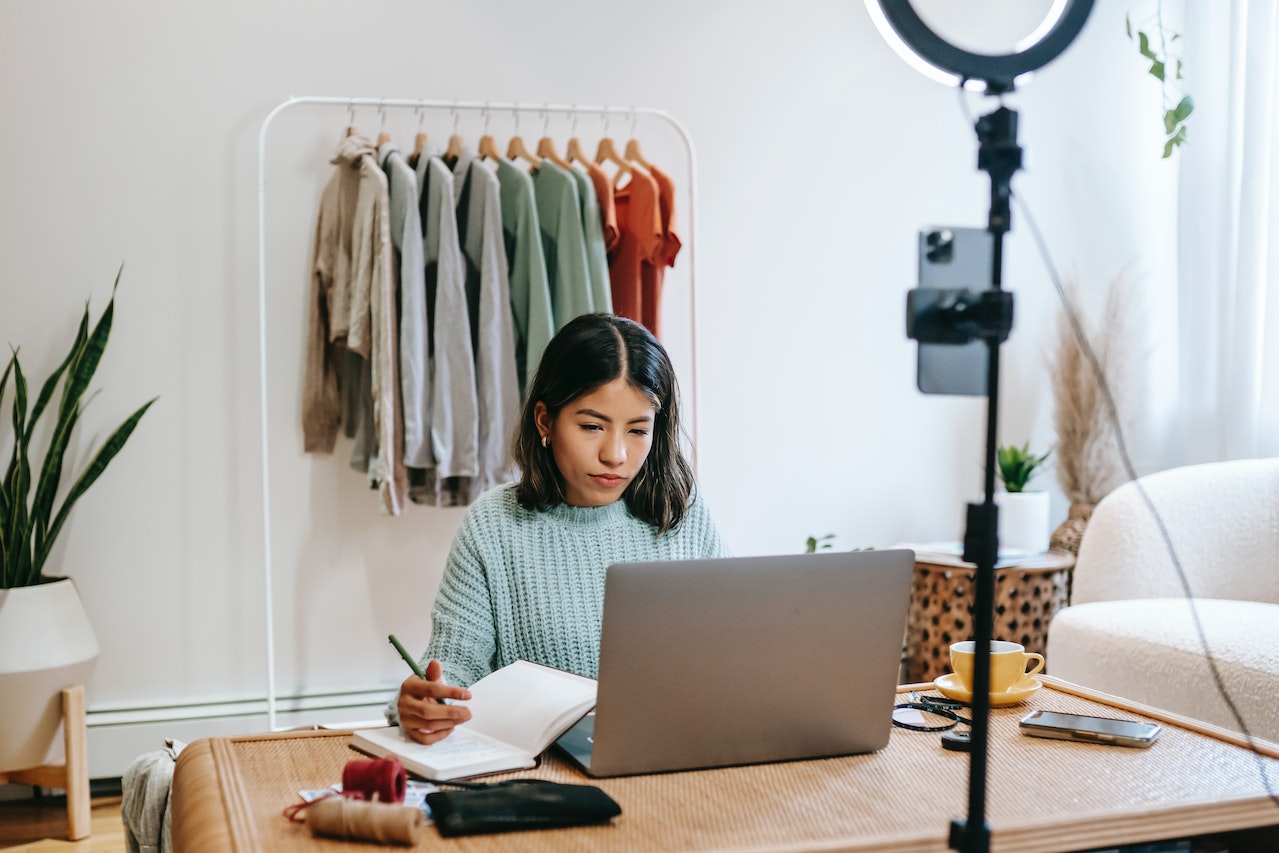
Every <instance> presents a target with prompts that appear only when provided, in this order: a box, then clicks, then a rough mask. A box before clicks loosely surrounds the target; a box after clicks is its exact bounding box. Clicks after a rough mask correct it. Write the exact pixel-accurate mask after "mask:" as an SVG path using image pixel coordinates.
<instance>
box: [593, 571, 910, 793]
mask: <svg viewBox="0 0 1279 853" xmlns="http://www.w3.org/2000/svg"><path fill="white" fill-rule="evenodd" d="M913 568H914V553H913V552H911V551H908V550H889V551H859V552H851V553H829V554H801V555H792V556H782V557H738V558H728V559H716V560H689V561H668V562H655V563H619V564H617V565H613V566H610V567H609V568H608V572H607V576H606V580H605V586H604V616H603V629H602V632H601V636H600V671H599V695H598V700H597V705H596V715H595V732H594V747H593V749H592V755H591V767H590V772H591V774H592V775H594V776H613V775H624V774H631V773H651V772H660V771H667V770H685V769H693V768H699V767H723V766H728V765H735V764H755V763H759V762H765V761H783V760H789V759H797V758H812V757H819V756H830V755H848V754H854V753H861V752H870V751H873V750H876V749H881V748H883V747H884V746H886V745H887V743H888V736H889V731H890V728H891V725H892V724H891V714H892V704H893V697H894V692H895V688H896V685H897V678H898V672H899V666H900V662H901V650H902V638H903V636H904V634H905V629H906V611H907V606H908V603H909V598H910V587H911V576H912V572H913Z"/></svg>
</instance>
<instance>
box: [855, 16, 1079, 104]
mask: <svg viewBox="0 0 1279 853" xmlns="http://www.w3.org/2000/svg"><path fill="white" fill-rule="evenodd" d="M1092 6H1093V0H1054V2H1053V5H1052V7H1051V8H1050V9H1049V11H1048V15H1047V16H1046V17H1045V18H1044V20H1043V22H1042V23H1041V24H1040V25H1039V26H1038V27H1036V29H1035V31H1034V32H1033V33H1031V34H1030V35H1029V36H1027V37H1026V38H1025V39H1024V40H1023V41H1022V42H1021V43H1019V44H1018V45H1017V50H1016V51H1015V52H1014V53H1005V54H987V53H975V52H973V51H970V50H965V49H964V48H961V47H957V46H955V45H953V44H951V43H950V42H948V41H946V40H945V39H944V38H942V37H941V36H939V35H937V33H935V32H934V31H933V30H932V29H930V28H929V26H928V25H927V24H926V23H924V21H923V19H922V18H920V16H919V13H918V12H916V11H915V9H914V7H913V6H911V4H910V0H866V9H867V11H869V12H870V15H871V19H872V20H873V21H874V22H875V26H876V27H877V28H878V29H879V32H880V34H881V35H882V36H883V37H884V40H885V41H887V42H888V43H889V45H891V46H892V47H893V49H894V50H896V51H897V53H898V54H899V55H900V56H901V57H902V58H903V59H905V60H906V61H907V62H908V63H909V64H910V65H911V66H912V67H913V68H915V69H916V70H917V71H919V72H920V73H922V74H924V75H925V76H927V77H929V78H930V79H933V80H936V81H938V82H939V83H945V84H946V85H949V86H958V85H964V86H965V87H968V86H969V84H973V83H975V84H982V85H977V86H976V87H975V88H979V89H981V88H984V89H985V91H986V92H988V93H990V94H992V95H994V94H1000V93H1003V92H1010V91H1012V89H1013V85H1014V83H1016V82H1017V80H1018V78H1020V77H1022V76H1024V75H1026V74H1029V73H1030V72H1032V71H1035V70H1037V69H1039V68H1042V67H1043V66H1045V65H1047V64H1048V63H1049V62H1052V61H1053V60H1054V59H1056V58H1057V56H1058V55H1060V54H1061V52H1062V51H1064V50H1065V49H1066V48H1067V47H1068V46H1069V45H1070V43H1071V42H1072V41H1074V40H1075V36H1077V35H1079V32H1080V30H1082V29H1083V27H1084V22H1085V21H1087V20H1088V13H1089V12H1091V11H1092Z"/></svg>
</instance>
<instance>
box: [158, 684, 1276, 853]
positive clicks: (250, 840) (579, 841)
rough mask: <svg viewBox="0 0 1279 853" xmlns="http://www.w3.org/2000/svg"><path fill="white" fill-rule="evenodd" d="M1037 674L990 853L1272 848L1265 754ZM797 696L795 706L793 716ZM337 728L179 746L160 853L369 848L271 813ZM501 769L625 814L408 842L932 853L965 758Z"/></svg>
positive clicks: (482, 847) (996, 737) (924, 742)
mask: <svg viewBox="0 0 1279 853" xmlns="http://www.w3.org/2000/svg"><path fill="white" fill-rule="evenodd" d="M1044 680H1045V684H1046V689H1042V690H1040V691H1039V692H1038V693H1036V694H1034V695H1033V696H1032V697H1031V698H1030V699H1029V700H1028V701H1027V702H1025V703H1024V704H1022V705H1018V706H1014V707H1009V708H996V709H995V710H994V713H993V715H992V719H991V730H990V732H991V748H990V769H989V772H990V776H989V779H990V787H989V796H988V813H987V820H988V821H989V823H990V825H991V827H992V829H993V834H992V850H994V851H1031V853H1034V851H1042V852H1043V853H1062V851H1068V850H1087V849H1092V848H1096V847H1099V846H1103V845H1112V844H1117V843H1129V842H1137V841H1149V840H1155V839H1161V838H1180V837H1187V836H1192V835H1199V834H1203V833H1209V832H1220V831H1223V830H1231V829H1244V828H1249V827H1273V829H1269V830H1265V831H1264V832H1266V833H1271V832H1273V833H1274V835H1273V839H1272V840H1274V841H1275V846H1273V847H1269V848H1268V849H1279V806H1277V805H1276V804H1275V803H1274V802H1272V801H1271V800H1270V799H1269V798H1268V797H1267V796H1266V792H1265V789H1264V787H1263V784H1262V781H1261V777H1260V775H1259V768H1260V766H1262V765H1264V766H1265V768H1266V769H1267V770H1268V771H1269V773H1270V776H1271V778H1272V779H1279V745H1276V744H1266V743H1262V744H1261V746H1262V747H1263V748H1264V750H1265V751H1266V757H1258V756H1257V755H1255V754H1253V753H1251V752H1249V751H1248V750H1247V749H1245V748H1243V747H1242V746H1241V745H1240V742H1239V738H1238V737H1237V736H1234V735H1232V734H1231V733H1228V732H1225V731H1223V730H1219V729H1214V728H1213V727H1210V726H1206V725H1204V724H1197V723H1194V722H1193V721H1188V720H1184V719H1183V718H1180V717H1176V716H1173V715H1170V714H1167V713H1163V712H1158V711H1155V710H1153V709H1148V708H1143V707H1140V706H1136V705H1132V704H1130V703H1126V702H1124V701H1123V700H1119V699H1116V698H1114V697H1108V696H1105V695H1104V694H1099V693H1094V692H1092V691H1087V690H1084V689H1081V688H1078V687H1075V686H1073V685H1069V684H1067V683H1065V682H1061V681H1059V680H1056V679H1052V678H1045V679H1044ZM917 687H918V686H917ZM908 689H910V688H907V687H903V688H901V690H902V691H903V692H904V691H906V690H908ZM920 689H924V688H920ZM802 703H803V699H802V697H797V699H796V712H797V713H802ZM1033 708H1049V709H1054V710H1060V711H1068V712H1075V713H1085V714H1086V713H1092V714H1101V715H1104V716H1112V717H1123V718H1126V719H1156V720H1159V721H1162V722H1164V723H1165V727H1164V732H1163V735H1162V736H1161V737H1160V739H1159V741H1158V742H1157V743H1156V744H1155V745H1154V746H1153V747H1151V748H1150V749H1148V750H1138V749H1126V748H1122V747H1107V746H1099V745H1092V744H1078V743H1070V742H1066V741H1056V740H1045V739H1040V738H1029V737H1026V736H1024V735H1021V734H1019V732H1018V729H1017V722H1018V720H1019V719H1020V718H1021V717H1022V716H1024V715H1025V714H1026V713H1027V712H1028V711H1029V710H1031V709H1033ZM887 713H888V709H887V708H885V714H887ZM348 734H349V733H343V732H303V733H288V734H268V735H247V736H242V737H220V738H213V739H211V740H210V739H206V740H199V741H196V742H194V743H192V744H190V745H189V746H187V747H186V749H184V750H183V752H182V754H181V756H180V757H179V759H178V765H177V769H176V773H175V776H174V781H173V795H172V796H173V799H172V808H173V812H172V819H173V842H174V849H176V850H182V851H184V853H201V851H206V850H207V851H223V850H238V851H257V850H262V851H293V850H319V851H328V850H332V851H338V850H351V851H357V850H363V851H365V853H367V851H368V850H369V849H371V848H370V847H369V846H368V845H365V844H357V843H347V842H342V841H334V840H327V839H315V838H312V837H311V836H310V835H309V834H308V832H307V830H306V829H305V828H304V827H303V826H300V825H297V824H292V823H289V822H288V821H286V820H285V819H284V818H283V817H282V816H281V814H280V812H281V810H282V809H284V808H285V807H286V806H287V805H289V804H291V803H294V802H297V801H298V791H299V790H302V789H306V788H322V787H326V786H328V785H331V784H333V783H334V782H336V781H338V780H340V778H341V775H342V768H343V766H344V764H345V763H346V762H347V761H348V760H350V759H351V758H354V757H359V756H358V754H357V753H354V752H352V751H350V749H349V748H348V746H347V742H348ZM513 775H524V776H535V777H538V778H543V779H553V780H557V781H564V782H576V783H589V784H596V785H598V786H599V787H601V788H603V789H604V790H605V791H607V792H608V793H609V795H610V796H612V797H613V798H614V799H615V800H617V802H618V803H619V804H621V806H622V814H621V816H620V817H618V818H615V819H614V820H613V821H612V822H611V823H609V824H607V825H601V826H590V827H577V828H572V829H556V830H541V831H535V832H517V833H508V834H503V835H491V836H471V837H468V838H458V839H444V838H441V837H440V836H439V834H438V833H436V832H435V830H434V829H431V828H428V829H427V832H426V835H425V836H424V837H423V839H422V841H421V842H420V843H419V844H418V846H417V848H415V849H419V850H458V851H466V852H467V853H485V852H486V851H507V850H520V851H531V853H541V851H546V853H559V851H583V853H586V851H668V850H684V851H694V850H702V851H705V850H718V851H723V850H742V851H782V850H786V851H798V850H823V851H832V850H850V851H871V850H874V851H898V853H901V851H921V853H922V852H923V851H928V853H943V851H947V850H948V849H949V848H948V847H947V844H946V838H947V832H948V830H949V824H950V821H951V820H952V819H953V818H956V817H964V810H965V809H966V804H967V781H968V756H967V755H965V754H963V753H957V752H947V751H944V750H942V749H941V745H940V741H939V739H938V736H937V735H936V734H924V733H919V732H911V731H907V730H904V729H894V730H893V734H892V738H891V741H890V743H889V745H888V747H887V748H885V749H883V750H881V751H880V752H877V753H872V754H869V755H858V756H849V757H844V758H829V759H823V760H817V761H793V762H783V763H778V764H765V765H756V766H750V767H734V768H725V769H721V770H703V771H697V772H685V773H668V774H659V775H650V776H630V777H624V778H618V779H602V780H595V781H593V782H592V781H591V780H589V779H587V778H585V777H584V776H582V775H581V774H579V773H578V772H576V771H575V770H573V769H572V768H571V767H570V766H569V765H568V764H567V763H566V762H564V761H562V760H561V759H560V758H558V757H557V755H556V754H555V753H554V751H552V752H550V753H548V754H547V755H546V756H544V757H543V760H542V763H541V765H540V766H539V767H538V768H536V769H535V770H530V771H525V773H523V774H507V776H505V777H503V776H494V777H491V778H492V779H494V780H496V779H500V778H509V777H510V776H513ZM1267 838H1268V840H1267V841H1266V842H1265V843H1267V844H1269V843H1270V840H1269V839H1271V836H1269V835H1267Z"/></svg>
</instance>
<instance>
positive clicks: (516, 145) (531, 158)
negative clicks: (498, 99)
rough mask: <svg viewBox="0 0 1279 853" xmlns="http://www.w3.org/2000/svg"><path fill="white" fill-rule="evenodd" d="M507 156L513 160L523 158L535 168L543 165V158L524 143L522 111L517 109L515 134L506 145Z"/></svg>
mask: <svg viewBox="0 0 1279 853" xmlns="http://www.w3.org/2000/svg"><path fill="white" fill-rule="evenodd" d="M506 156H507V157H508V158H510V159H511V160H515V159H517V158H521V159H524V160H527V161H528V162H529V163H530V164H531V165H532V166H533V168H534V169H536V168H538V167H539V166H541V165H542V158H541V157H539V156H537V155H536V154H534V153H533V152H532V151H529V150H528V146H526V145H525V144H524V137H522V136H520V113H519V111H518V110H516V111H515V135H514V136H512V137H511V142H510V144H509V145H507V146H506Z"/></svg>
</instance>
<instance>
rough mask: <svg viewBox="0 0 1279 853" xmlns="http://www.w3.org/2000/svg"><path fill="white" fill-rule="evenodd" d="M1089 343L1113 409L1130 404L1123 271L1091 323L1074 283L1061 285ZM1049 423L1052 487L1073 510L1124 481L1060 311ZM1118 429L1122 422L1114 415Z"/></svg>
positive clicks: (1086, 367)
mask: <svg viewBox="0 0 1279 853" xmlns="http://www.w3.org/2000/svg"><path fill="white" fill-rule="evenodd" d="M1064 287H1065V290H1066V293H1067V294H1068V295H1069V297H1070V301H1071V304H1073V305H1074V306H1075V310H1076V312H1077V313H1078V315H1079V322H1080V325H1081V326H1082V328H1083V329H1084V332H1085V334H1086V335H1087V336H1088V343H1089V344H1090V345H1091V347H1092V349H1093V353H1094V354H1095V355H1096V357H1097V361H1098V363H1099V364H1100V366H1101V369H1102V372H1103V374H1104V375H1105V377H1106V382H1107V384H1108V385H1109V386H1110V392H1111V399H1113V400H1115V401H1116V402H1115V404H1116V406H1119V405H1122V402H1121V401H1126V400H1131V399H1133V395H1132V394H1131V393H1129V391H1130V390H1131V389H1130V388H1129V387H1128V386H1129V385H1130V384H1131V382H1132V381H1133V378H1132V357H1133V354H1132V347H1133V344H1134V341H1133V337H1132V325H1131V320H1132V313H1133V310H1134V306H1133V292H1132V289H1131V288H1130V287H1129V285H1128V275H1127V272H1126V270H1125V271H1121V272H1120V273H1119V274H1118V275H1116V276H1115V277H1114V278H1113V279H1111V281H1110V283H1109V285H1108V286H1107V290H1106V301H1105V306H1104V309H1103V311H1102V313H1101V316H1100V317H1099V318H1097V319H1095V320H1094V321H1092V322H1090V317H1089V316H1088V315H1087V313H1086V312H1085V311H1084V310H1083V307H1082V304H1081V303H1082V299H1081V298H1080V288H1079V284H1078V282H1077V281H1074V280H1068V281H1066V282H1065V285H1064ZM1051 375H1052V381H1053V402H1054V412H1053V418H1054V421H1055V425H1056V427H1057V445H1056V457H1057V464H1056V471H1057V481H1058V483H1059V484H1060V485H1061V490H1062V492H1063V493H1064V494H1065V496H1066V498H1067V499H1068V500H1069V501H1070V502H1071V504H1072V505H1074V504H1082V505H1091V504H1095V503H1097V502H1098V501H1100V500H1101V499H1102V498H1103V497H1105V496H1106V495H1107V494H1109V493H1110V492H1111V491H1112V490H1113V489H1114V488H1115V487H1116V486H1118V485H1120V484H1121V483H1123V481H1124V480H1125V479H1126V475H1125V473H1124V467H1123V462H1122V459H1121V457H1120V455H1119V444H1118V440H1117V438H1116V435H1115V429H1114V426H1113V424H1112V423H1111V418H1110V413H1109V412H1108V411H1107V405H1106V398H1105V395H1104V394H1103V393H1102V389H1101V385H1100V383H1099V381H1098V378H1097V375H1096V372H1095V371H1094V370H1093V368H1092V365H1091V364H1089V361H1088V357H1087V356H1086V355H1085V353H1084V350H1083V348H1082V346H1081V345H1080V343H1079V340H1078V338H1077V337H1076V335H1075V331H1074V328H1073V327H1072V326H1071V323H1070V319H1069V317H1068V316H1067V315H1066V312H1065V310H1064V309H1062V310H1060V311H1059V313H1058V315H1057V336H1056V341H1055V345H1054V352H1053V358H1052V364H1051ZM1118 415H1119V418H1120V421H1121V424H1125V430H1126V422H1127V418H1126V417H1125V413H1124V412H1123V411H1122V410H1121V411H1119V412H1118Z"/></svg>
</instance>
